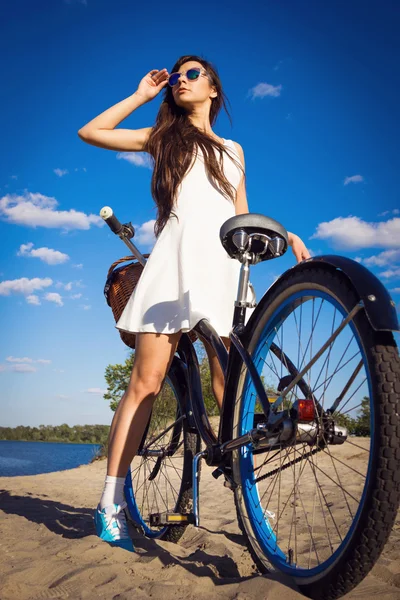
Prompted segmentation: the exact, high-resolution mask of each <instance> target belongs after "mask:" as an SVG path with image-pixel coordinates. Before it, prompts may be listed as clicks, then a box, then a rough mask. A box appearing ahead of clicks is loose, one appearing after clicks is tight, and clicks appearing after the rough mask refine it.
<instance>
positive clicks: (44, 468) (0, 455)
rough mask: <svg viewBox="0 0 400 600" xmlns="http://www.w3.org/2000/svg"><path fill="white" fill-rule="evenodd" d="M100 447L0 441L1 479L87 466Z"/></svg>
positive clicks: (96, 445)
mask: <svg viewBox="0 0 400 600" xmlns="http://www.w3.org/2000/svg"><path fill="white" fill-rule="evenodd" d="M99 448H100V445H99V444H63V443H54V442H14V441H5V440H0V477H15V476H17V475H37V474H38V473H51V472H52V471H64V470H65V469H73V468H74V467H79V465H86V464H88V463H89V462H90V461H91V459H92V458H93V456H95V454H96V452H97V450H98V449H99Z"/></svg>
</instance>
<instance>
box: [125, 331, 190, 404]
mask: <svg viewBox="0 0 400 600" xmlns="http://www.w3.org/2000/svg"><path fill="white" fill-rule="evenodd" d="M178 333H180V332H178ZM179 338H180V335H178V334H170V335H166V334H165V335H164V334H145V335H142V334H140V336H139V335H138V336H137V339H136V344H135V346H136V350H135V356H134V361H133V368H132V373H131V377H130V381H129V386H128V392H129V393H131V392H132V391H134V390H135V392H136V393H137V394H139V395H140V396H143V395H149V394H154V395H157V394H159V392H160V391H161V388H162V386H163V382H164V380H165V377H166V375H167V373H168V370H169V367H170V365H171V362H172V359H173V357H174V354H175V351H176V346H177V344H178V342H179Z"/></svg>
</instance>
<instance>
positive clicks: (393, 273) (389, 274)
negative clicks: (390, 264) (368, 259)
mask: <svg viewBox="0 0 400 600" xmlns="http://www.w3.org/2000/svg"><path fill="white" fill-rule="evenodd" d="M379 275H380V276H381V277H385V279H392V278H396V277H400V267H394V268H393V269H388V270H387V271H382V273H379Z"/></svg>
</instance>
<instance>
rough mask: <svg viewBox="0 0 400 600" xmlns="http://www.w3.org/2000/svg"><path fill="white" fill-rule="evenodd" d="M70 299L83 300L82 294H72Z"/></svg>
mask: <svg viewBox="0 0 400 600" xmlns="http://www.w3.org/2000/svg"><path fill="white" fill-rule="evenodd" d="M70 298H71V300H78V299H79V298H82V294H71V296H70Z"/></svg>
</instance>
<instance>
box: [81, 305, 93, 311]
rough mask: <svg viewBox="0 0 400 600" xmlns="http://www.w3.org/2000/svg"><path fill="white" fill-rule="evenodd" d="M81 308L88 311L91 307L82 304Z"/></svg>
mask: <svg viewBox="0 0 400 600" xmlns="http://www.w3.org/2000/svg"><path fill="white" fill-rule="evenodd" d="M82 308H83V310H90V309H91V308H92V307H91V306H90V304H82Z"/></svg>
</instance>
